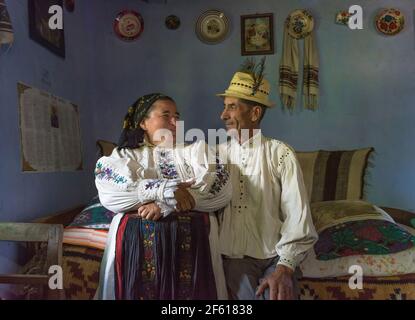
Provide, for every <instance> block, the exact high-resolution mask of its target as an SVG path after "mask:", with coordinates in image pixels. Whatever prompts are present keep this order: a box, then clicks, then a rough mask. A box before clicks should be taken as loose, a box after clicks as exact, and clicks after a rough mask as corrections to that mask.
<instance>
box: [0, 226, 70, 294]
mask: <svg viewBox="0 0 415 320" xmlns="http://www.w3.org/2000/svg"><path fill="white" fill-rule="evenodd" d="M62 238H63V226H62V225H61V224H42V223H0V241H11V242H25V243H28V242H30V243H34V242H47V257H46V265H45V267H46V274H0V283H5V284H14V285H22V284H23V285H24V284H28V285H33V286H39V288H40V294H41V296H40V298H42V299H65V291H64V290H60V289H50V288H49V275H48V274H47V272H48V270H49V267H50V266H54V265H57V266H62Z"/></svg>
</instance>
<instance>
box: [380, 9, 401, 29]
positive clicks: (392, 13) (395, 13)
mask: <svg viewBox="0 0 415 320" xmlns="http://www.w3.org/2000/svg"><path fill="white" fill-rule="evenodd" d="M375 24H376V29H377V30H378V31H379V32H381V33H383V34H386V35H388V36H393V35H395V34H398V33H399V32H401V31H402V29H403V27H404V24H405V18H404V16H403V14H402V13H401V12H400V11H399V10H397V9H393V8H391V9H384V10H382V11H381V12H380V13H379V14H378V15H377V16H376V20H375Z"/></svg>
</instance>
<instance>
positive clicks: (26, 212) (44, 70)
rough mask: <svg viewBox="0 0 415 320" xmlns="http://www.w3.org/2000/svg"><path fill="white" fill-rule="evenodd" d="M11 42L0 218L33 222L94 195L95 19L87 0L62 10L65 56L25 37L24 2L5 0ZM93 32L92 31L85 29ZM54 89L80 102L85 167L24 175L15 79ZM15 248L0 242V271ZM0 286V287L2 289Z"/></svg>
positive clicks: (3, 75)
mask: <svg viewBox="0 0 415 320" xmlns="http://www.w3.org/2000/svg"><path fill="white" fill-rule="evenodd" d="M6 5H7V7H8V10H9V14H10V16H11V20H12V24H13V28H14V33H15V42H14V44H13V46H12V47H11V48H10V50H9V51H7V50H6V48H5V47H4V46H3V47H2V48H0V137H1V144H0V154H1V165H0V177H1V182H0V221H15V222H21V221H31V220H33V219H35V218H38V217H40V216H45V215H48V214H52V213H54V212H57V211H60V210H63V209H66V208H69V207H73V206H76V205H77V204H81V203H85V202H86V201H88V200H89V199H90V198H91V196H92V195H93V194H94V193H95V190H94V189H95V187H94V183H93V174H92V169H93V163H94V161H95V145H94V140H93V136H92V126H91V122H90V118H91V114H92V112H93V110H92V105H91V103H90V102H89V101H90V100H91V96H90V94H89V91H90V89H89V86H90V84H92V81H91V72H90V71H89V70H92V64H93V61H94V56H93V55H92V50H93V49H94V48H93V39H92V38H91V35H92V30H93V29H92V28H91V26H90V24H91V25H93V18H92V19H90V17H89V12H91V7H89V4H86V3H85V1H78V2H77V9H78V11H77V13H76V14H73V15H71V14H67V13H66V14H65V36H66V46H67V50H66V59H65V60H63V59H61V58H60V57H58V56H56V55H54V54H52V53H51V52H49V51H48V50H47V49H45V48H43V47H42V46H40V45H39V44H37V43H35V42H34V41H32V40H30V39H29V27H28V10H27V1H26V0H6ZM89 30H91V31H89ZM19 81H22V82H24V83H26V84H28V85H31V86H34V87H36V88H39V89H42V90H46V91H49V92H52V93H53V94H55V95H57V96H59V97H62V98H64V99H68V100H70V101H72V102H73V103H75V104H77V105H78V106H79V110H80V121H81V135H82V139H83V140H82V151H83V160H84V167H85V169H84V171H81V172H60V173H41V174H39V173H37V174H33V173H22V172H21V160H20V132H19V113H18V96H17V82H19ZM15 261H16V250H14V246H12V244H11V243H4V242H2V243H0V273H1V272H9V271H11V270H15V269H16V267H17V265H16V263H15ZM0 289H1V287H0Z"/></svg>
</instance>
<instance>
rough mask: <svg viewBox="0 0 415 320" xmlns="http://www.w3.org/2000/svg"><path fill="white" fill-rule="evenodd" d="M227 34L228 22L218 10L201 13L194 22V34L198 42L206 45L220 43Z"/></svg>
mask: <svg viewBox="0 0 415 320" xmlns="http://www.w3.org/2000/svg"><path fill="white" fill-rule="evenodd" d="M228 32H229V22H228V18H227V17H226V16H225V14H224V13H223V12H221V11H219V10H208V11H206V12H203V13H202V14H201V15H200V17H199V18H198V19H197V22H196V34H197V37H198V38H199V40H200V41H202V42H204V43H207V44H215V43H219V42H222V41H223V40H224V39H225V38H226V36H227V35H228Z"/></svg>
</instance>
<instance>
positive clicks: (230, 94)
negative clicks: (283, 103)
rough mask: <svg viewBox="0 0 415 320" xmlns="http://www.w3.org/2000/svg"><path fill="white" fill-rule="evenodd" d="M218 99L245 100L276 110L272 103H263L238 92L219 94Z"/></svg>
mask: <svg viewBox="0 0 415 320" xmlns="http://www.w3.org/2000/svg"><path fill="white" fill-rule="evenodd" d="M216 96H217V97H232V98H240V99H245V100H249V101H253V102H258V103H260V104H263V105H264V106H266V107H268V108H274V107H275V104H274V103H272V102H271V101H262V100H260V99H256V98H255V97H248V96H246V95H244V94H241V93H237V92H232V93H229V92H228V93H226V92H225V93H218V94H216Z"/></svg>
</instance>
